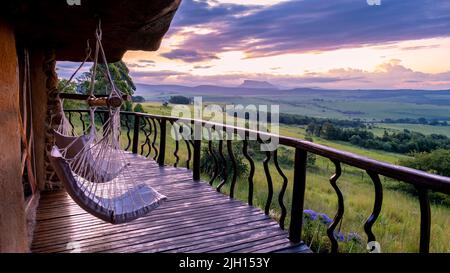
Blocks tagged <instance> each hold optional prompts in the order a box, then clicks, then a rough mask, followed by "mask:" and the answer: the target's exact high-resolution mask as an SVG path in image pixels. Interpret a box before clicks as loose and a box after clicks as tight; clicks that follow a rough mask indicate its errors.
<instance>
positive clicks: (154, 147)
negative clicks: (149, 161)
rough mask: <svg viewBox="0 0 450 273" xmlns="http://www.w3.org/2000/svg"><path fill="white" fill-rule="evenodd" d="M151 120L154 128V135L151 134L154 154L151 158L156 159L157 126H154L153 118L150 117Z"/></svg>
mask: <svg viewBox="0 0 450 273" xmlns="http://www.w3.org/2000/svg"><path fill="white" fill-rule="evenodd" d="M151 120H152V123H153V129H154V130H153V133H154V135H153V141H152V147H153V150H154V151H155V155H154V156H153V160H156V159H157V158H158V154H159V151H158V148H156V139H157V137H158V128H157V127H156V121H155V119H153V118H152V119H151ZM158 123H159V121H158ZM160 125H161V124H160Z"/></svg>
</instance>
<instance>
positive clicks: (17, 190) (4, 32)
mask: <svg viewBox="0 0 450 273" xmlns="http://www.w3.org/2000/svg"><path fill="white" fill-rule="evenodd" d="M0 41H1V42H0V94H1V96H2V97H1V99H0V113H1V120H0V132H1V136H0V147H1V148H0V252H27V251H28V238H27V229H26V218H25V200H24V196H23V186H22V183H21V182H22V180H21V178H22V176H21V158H20V152H21V147H20V139H21V138H20V131H19V68H18V60H17V58H18V56H17V51H16V41H15V37H14V33H13V29H12V28H11V27H10V26H8V25H6V24H5V23H3V21H1V20H0Z"/></svg>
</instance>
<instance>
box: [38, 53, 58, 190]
mask: <svg viewBox="0 0 450 273" xmlns="http://www.w3.org/2000/svg"><path fill="white" fill-rule="evenodd" d="M43 65H44V66H43V69H44V74H45V76H46V89H47V104H46V106H47V115H46V120H45V131H46V132H45V152H46V156H45V162H44V165H45V166H44V167H45V176H46V182H45V190H57V189H60V188H62V185H61V182H60V181H59V179H58V177H57V176H56V173H55V171H54V170H53V167H52V166H51V164H50V160H49V156H50V153H51V151H52V147H53V145H54V136H53V130H56V129H58V126H59V124H60V123H61V110H62V109H61V104H60V101H59V100H58V99H57V96H58V75H57V74H56V58H55V54H54V53H53V52H46V53H45V55H44V63H43Z"/></svg>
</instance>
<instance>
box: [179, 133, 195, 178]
mask: <svg viewBox="0 0 450 273" xmlns="http://www.w3.org/2000/svg"><path fill="white" fill-rule="evenodd" d="M186 126H187V125H186ZM183 128H184V127H183V126H180V129H181V136H182V137H183V140H184V143H185V144H186V149H187V152H188V157H187V160H186V168H187V169H188V170H189V169H190V165H191V159H192V151H191V145H190V144H189V143H190V141H189V139H186V138H185V137H184V136H183V130H184V129H183ZM189 129H191V132H192V128H191V127H189Z"/></svg>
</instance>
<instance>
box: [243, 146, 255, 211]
mask: <svg viewBox="0 0 450 273" xmlns="http://www.w3.org/2000/svg"><path fill="white" fill-rule="evenodd" d="M242 153H243V154H244V156H245V158H246V159H247V160H248V162H249V164H250V173H249V175H248V204H249V205H250V206H252V205H253V177H254V175H255V162H254V161H253V159H252V157H251V156H250V155H249V153H248V141H247V139H244V143H243V146H242Z"/></svg>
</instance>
